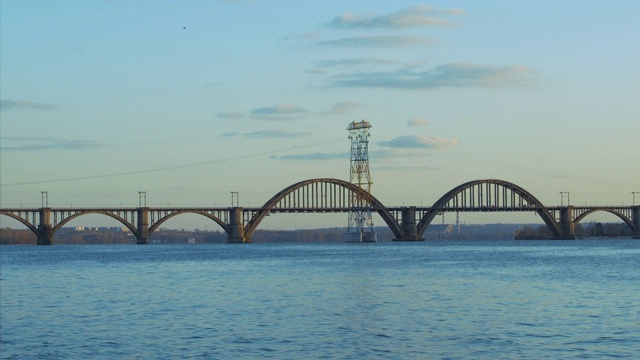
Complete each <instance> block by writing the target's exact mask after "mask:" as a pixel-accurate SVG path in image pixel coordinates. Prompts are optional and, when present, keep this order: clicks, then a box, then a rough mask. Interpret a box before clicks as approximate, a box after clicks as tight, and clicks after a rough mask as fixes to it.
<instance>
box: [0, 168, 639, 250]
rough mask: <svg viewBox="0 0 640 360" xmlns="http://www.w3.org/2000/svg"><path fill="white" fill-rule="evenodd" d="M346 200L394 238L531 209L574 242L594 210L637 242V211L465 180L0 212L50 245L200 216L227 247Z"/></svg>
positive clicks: (338, 209) (303, 187)
mask: <svg viewBox="0 0 640 360" xmlns="http://www.w3.org/2000/svg"><path fill="white" fill-rule="evenodd" d="M353 195H358V196H361V197H362V198H363V199H365V202H366V206H367V207H366V209H369V208H370V209H371V211H372V212H376V213H377V214H378V215H379V216H380V217H381V218H382V220H383V221H384V222H385V224H386V225H387V226H388V227H389V229H390V230H391V232H392V233H393V235H394V241H419V240H424V233H425V231H426V229H427V227H428V226H429V224H431V222H432V221H433V219H434V218H435V217H436V216H437V215H438V214H441V213H444V212H535V213H537V214H538V215H539V216H540V217H541V218H542V220H543V221H544V223H545V224H546V226H547V227H548V229H549V231H550V232H551V234H552V235H553V237H554V238H557V239H575V237H576V236H575V226H576V224H578V223H579V222H580V221H581V220H582V219H584V218H585V217H586V216H588V215H590V214H592V213H594V212H599V211H604V212H608V213H611V214H613V215H615V216H617V217H618V218H620V219H621V220H622V221H623V222H624V223H625V224H627V226H628V227H629V228H630V229H631V230H632V234H633V238H634V239H640V206H635V205H634V206H570V205H567V206H544V205H543V204H542V203H541V202H540V201H539V200H538V199H536V198H535V197H534V196H533V195H532V194H531V193H529V192H528V191H526V190H525V189H523V188H521V187H520V186H518V185H516V184H513V183H510V182H508V181H504V180H496V179H484V180H474V181H469V182H466V183H464V184H461V185H459V186H456V187H455V188H453V189H451V190H450V191H449V192H447V193H446V194H444V195H443V196H442V197H440V199H438V200H437V201H436V202H435V203H434V204H433V205H432V206H430V207H422V206H419V207H418V206H396V207H393V206H392V207H389V206H385V205H383V204H382V203H381V202H380V201H379V200H378V199H376V197H375V196H373V194H370V193H368V192H366V191H365V190H363V189H362V188H360V187H358V186H357V185H354V184H352V183H349V182H347V181H344V180H339V179H332V178H319V179H309V180H304V181H300V182H297V183H295V184H293V185H290V186H288V187H286V188H285V189H283V190H282V191H280V192H278V193H277V194H275V195H274V196H273V197H272V198H271V199H269V200H268V201H267V202H265V203H264V205H262V206H260V207H246V208H245V207H239V206H236V207H161V208H151V207H142V206H141V207H136V208H123V207H120V208H71V207H69V208H51V207H41V208H0V215H5V216H8V217H11V218H13V219H16V220H18V221H19V222H21V223H22V224H24V225H25V226H26V227H27V228H29V229H30V230H31V231H32V232H33V233H34V234H35V235H36V236H37V244H38V245H51V244H53V238H54V235H55V233H56V232H57V231H58V230H60V229H61V228H62V227H63V226H64V225H65V224H67V223H68V222H69V221H71V220H73V219H76V218H78V217H80V216H83V215H88V214H102V215H106V216H109V217H111V218H114V219H116V220H118V221H119V222H121V223H122V224H123V225H124V226H126V227H127V228H128V229H129V230H130V231H131V233H132V234H134V235H135V236H136V238H137V243H138V244H148V243H149V238H150V236H151V234H153V232H154V231H156V230H157V229H158V228H159V227H160V225H162V224H163V223H164V222H165V221H167V220H169V219H171V218H173V217H175V216H179V215H181V214H199V215H202V216H204V217H206V218H208V219H210V220H212V221H214V222H215V223H217V224H218V225H219V226H220V227H221V228H222V230H224V231H225V232H226V233H227V235H228V237H227V239H228V242H230V243H245V242H251V235H252V234H253V233H254V232H255V231H256V229H257V228H258V225H259V224H260V222H261V221H262V220H263V219H264V217H265V216H268V215H271V214H277V213H347V212H349V211H354V210H362V209H358V208H353V207H351V206H350V205H349V204H350V200H349V199H350V198H352V196H353Z"/></svg>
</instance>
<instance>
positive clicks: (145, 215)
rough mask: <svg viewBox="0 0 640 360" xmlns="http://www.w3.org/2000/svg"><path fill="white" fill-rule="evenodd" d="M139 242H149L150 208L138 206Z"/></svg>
mask: <svg viewBox="0 0 640 360" xmlns="http://www.w3.org/2000/svg"><path fill="white" fill-rule="evenodd" d="M137 243H138V244H148V243H149V208H148V207H141V208H138V241H137Z"/></svg>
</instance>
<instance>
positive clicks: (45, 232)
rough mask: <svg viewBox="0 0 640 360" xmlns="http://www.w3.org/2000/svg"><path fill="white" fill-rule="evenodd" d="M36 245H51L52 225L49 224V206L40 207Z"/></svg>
mask: <svg viewBox="0 0 640 360" xmlns="http://www.w3.org/2000/svg"><path fill="white" fill-rule="evenodd" d="M37 244H38V245H53V226H51V208H41V209H40V223H39V224H38V240H37Z"/></svg>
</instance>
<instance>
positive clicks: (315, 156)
mask: <svg viewBox="0 0 640 360" xmlns="http://www.w3.org/2000/svg"><path fill="white" fill-rule="evenodd" d="M271 158H272V159H282V160H334V159H348V158H349V153H348V152H343V153H310V154H293V155H281V156H276V155H273V156H271Z"/></svg>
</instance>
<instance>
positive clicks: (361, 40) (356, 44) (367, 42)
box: [316, 35, 438, 48]
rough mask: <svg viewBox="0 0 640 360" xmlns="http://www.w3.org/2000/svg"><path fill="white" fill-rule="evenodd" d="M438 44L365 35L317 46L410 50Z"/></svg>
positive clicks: (425, 39)
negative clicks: (409, 48)
mask: <svg viewBox="0 0 640 360" xmlns="http://www.w3.org/2000/svg"><path fill="white" fill-rule="evenodd" d="M437 43H438V42H437V41H436V40H434V39H431V38H428V37H424V36H416V35H364V36H353V37H345V38H339V39H332V40H322V41H318V42H316V45H319V46H335V47H349V48H363V47H367V48H372V47H376V48H378V47H384V48H408V47H426V46H433V45H435V44H437Z"/></svg>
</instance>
